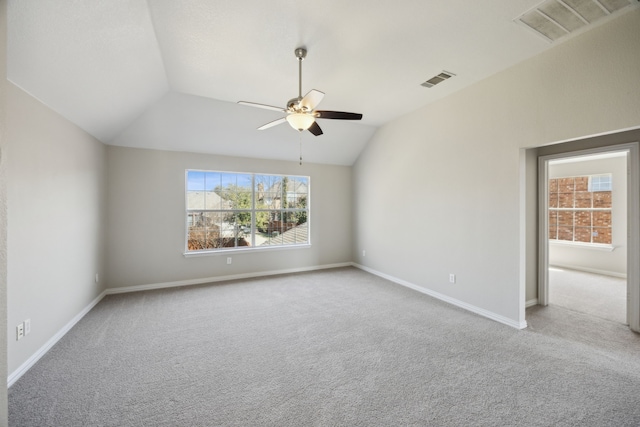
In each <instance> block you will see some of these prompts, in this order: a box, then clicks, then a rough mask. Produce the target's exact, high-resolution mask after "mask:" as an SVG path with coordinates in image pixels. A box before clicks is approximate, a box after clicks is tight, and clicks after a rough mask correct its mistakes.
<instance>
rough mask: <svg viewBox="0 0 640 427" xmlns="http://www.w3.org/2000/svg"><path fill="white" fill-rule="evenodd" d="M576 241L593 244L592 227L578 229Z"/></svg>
mask: <svg viewBox="0 0 640 427" xmlns="http://www.w3.org/2000/svg"><path fill="white" fill-rule="evenodd" d="M575 241H576V242H583V243H591V227H576V231H575Z"/></svg>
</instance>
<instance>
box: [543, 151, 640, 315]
mask: <svg viewBox="0 0 640 427" xmlns="http://www.w3.org/2000/svg"><path fill="white" fill-rule="evenodd" d="M628 154H629V151H628V150H622V151H609V152H604V153H596V154H590V155H581V156H575V155H573V156H570V157H562V158H556V159H551V160H549V161H548V167H547V174H548V177H547V178H548V185H547V204H548V208H547V209H548V211H547V221H548V226H547V228H548V230H549V235H548V239H547V244H548V252H549V273H548V274H549V276H548V277H549V304H552V305H558V306H561V307H564V308H567V309H570V310H573V311H577V312H581V313H585V314H589V315H593V316H596V317H600V318H603V319H607V320H612V321H615V322H618V323H623V324H627V317H626V312H627V307H626V305H627V292H626V291H627V283H626V275H627V165H628V158H627V157H628Z"/></svg>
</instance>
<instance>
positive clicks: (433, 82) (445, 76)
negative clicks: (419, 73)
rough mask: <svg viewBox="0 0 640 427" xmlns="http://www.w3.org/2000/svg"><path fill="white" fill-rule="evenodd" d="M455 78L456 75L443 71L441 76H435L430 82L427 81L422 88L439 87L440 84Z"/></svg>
mask: <svg viewBox="0 0 640 427" xmlns="http://www.w3.org/2000/svg"><path fill="white" fill-rule="evenodd" d="M453 76H455V74H453V73H450V72H448V71H443V72H441V73H440V74H438V75H437V76H433V77H431V78H430V79H429V80H427V81H426V82H424V83H422V84H421V85H420V86H424V87H434V86H435V85H437V84H438V83H442V82H443V81H445V80H447V79H449V78H451V77H453Z"/></svg>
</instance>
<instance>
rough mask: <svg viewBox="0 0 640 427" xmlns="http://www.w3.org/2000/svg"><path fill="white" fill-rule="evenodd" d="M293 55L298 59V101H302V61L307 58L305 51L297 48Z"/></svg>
mask: <svg viewBox="0 0 640 427" xmlns="http://www.w3.org/2000/svg"><path fill="white" fill-rule="evenodd" d="M294 53H295V54H296V58H298V101H300V100H302V61H303V60H304V58H306V57H307V49H305V48H303V47H299V48H297V49H296V50H295V51H294Z"/></svg>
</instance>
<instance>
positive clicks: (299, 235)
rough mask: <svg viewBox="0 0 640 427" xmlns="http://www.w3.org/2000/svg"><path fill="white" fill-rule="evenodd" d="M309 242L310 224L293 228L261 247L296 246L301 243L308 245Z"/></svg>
mask: <svg viewBox="0 0 640 427" xmlns="http://www.w3.org/2000/svg"><path fill="white" fill-rule="evenodd" d="M308 242H309V226H308V223H307V222H305V223H302V224H300V225H298V226H296V227H293V228H292V229H290V230H287V231H285V232H284V233H282V234H280V235H278V236H277V237H273V238H271V239H269V240H267V241H266V242H264V243H263V244H261V245H260V246H270V245H295V244H300V243H308Z"/></svg>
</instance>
